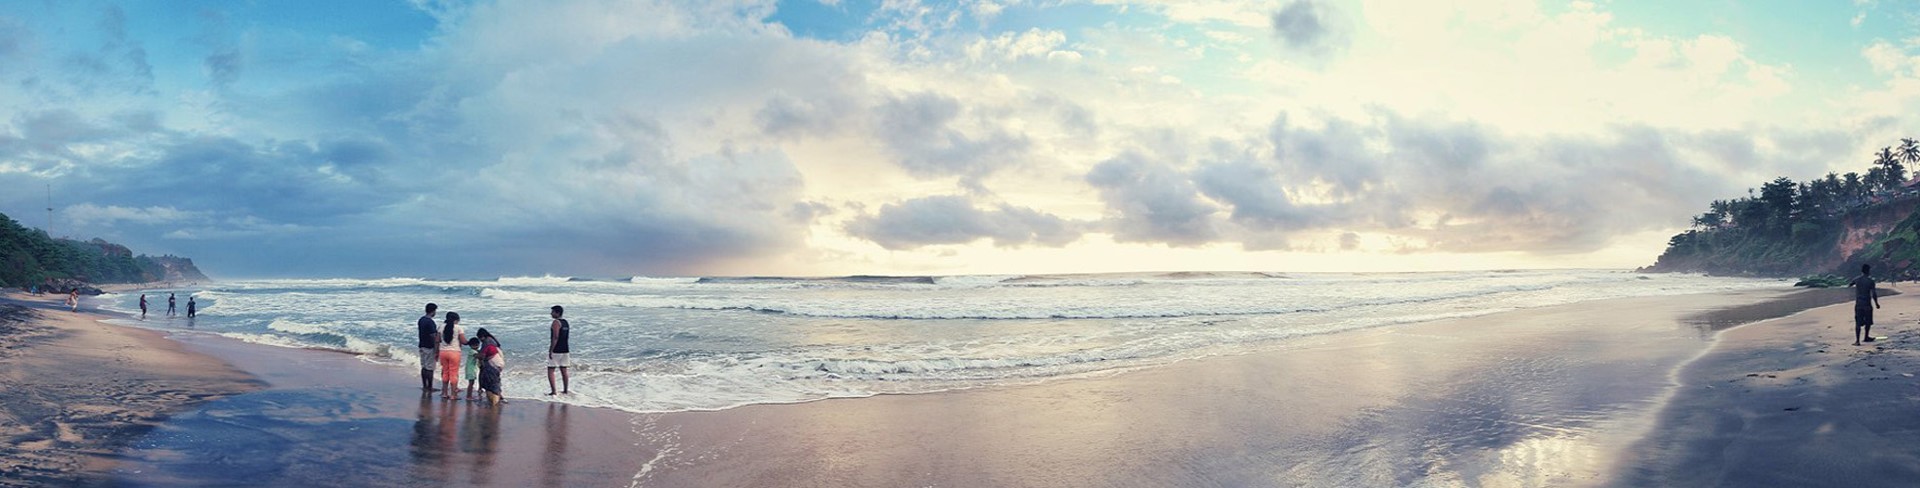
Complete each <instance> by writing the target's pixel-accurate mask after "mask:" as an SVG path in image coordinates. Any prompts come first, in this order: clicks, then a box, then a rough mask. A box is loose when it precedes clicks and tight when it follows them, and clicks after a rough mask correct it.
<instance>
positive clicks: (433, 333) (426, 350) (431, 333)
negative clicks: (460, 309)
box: [419, 303, 440, 391]
mask: <svg viewBox="0 0 1920 488" xmlns="http://www.w3.org/2000/svg"><path fill="white" fill-rule="evenodd" d="M438 310H440V306H439V305H435V304H432V303H429V304H427V314H426V315H422V316H420V322H419V326H420V343H419V346H420V389H421V390H422V391H433V366H434V365H436V364H440V324H435V323H433V314H434V312H436V311H438Z"/></svg>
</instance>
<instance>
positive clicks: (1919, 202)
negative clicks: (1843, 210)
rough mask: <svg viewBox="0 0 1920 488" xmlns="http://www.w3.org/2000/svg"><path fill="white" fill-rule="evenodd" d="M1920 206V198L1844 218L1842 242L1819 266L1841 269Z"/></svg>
mask: <svg viewBox="0 0 1920 488" xmlns="http://www.w3.org/2000/svg"><path fill="white" fill-rule="evenodd" d="M1916 207H1920V198H1908V199H1903V200H1898V201H1894V202H1889V203H1887V204H1885V205H1881V206H1877V207H1873V208H1870V209H1864V210H1862V211H1861V212H1859V213H1856V214H1853V215H1849V216H1846V217H1843V218H1841V219H1840V226H1841V232H1840V241H1839V242H1838V243H1836V244H1835V245H1834V253H1833V255H1832V256H1827V257H1825V259H1823V260H1822V262H1821V263H1820V266H1819V267H1820V268H1823V269H1839V268H1840V266H1841V265H1842V264H1845V263H1846V261H1847V259H1848V258H1851V257H1853V256H1854V255H1855V254H1859V253H1860V250H1862V249H1866V248H1867V246H1868V245H1871V244H1873V243H1874V242H1877V241H1879V240H1880V239H1881V238H1882V237H1886V235H1887V232H1888V231H1891V230H1893V227H1894V226H1895V225H1898V224H1899V223H1900V221H1901V220H1904V219H1906V218H1907V216H1908V215H1912V214H1913V212H1914V210H1915V208H1916Z"/></svg>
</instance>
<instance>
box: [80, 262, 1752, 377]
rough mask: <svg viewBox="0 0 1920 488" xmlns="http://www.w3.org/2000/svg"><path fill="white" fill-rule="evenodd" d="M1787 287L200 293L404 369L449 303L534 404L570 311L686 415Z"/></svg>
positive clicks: (1185, 279)
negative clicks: (1581, 305)
mask: <svg viewBox="0 0 1920 488" xmlns="http://www.w3.org/2000/svg"><path fill="white" fill-rule="evenodd" d="M1785 286H1786V285H1785V284H1783V283H1780V282H1775V281H1764V280H1743V279H1729V278H1709V277H1701V276H1683V275H1652V276H1645V275H1636V274H1629V273H1621V272H1613V271H1519V272H1467V273H1399V274H1290V275H1286V276H1280V275H1274V274H1263V273H1162V274H1146V273H1137V274H1126V275H1071V276H1021V275H981V276H951V277H846V278H806V279H795V278H720V279H700V278H671V277H644V276H641V277H632V278H629V279H627V280H620V281H575V280H572V279H570V278H566V277H555V276H541V277H524V278H513V277H507V278H501V279H497V280H490V281H447V280H422V279H416V278H393V279H383V280H275V281H267V282H241V283H222V284H217V285H214V286H213V288H212V289H210V290H207V291H203V292H201V293H200V296H201V297H202V301H203V302H205V303H202V305H203V307H210V306H211V305H213V304H215V303H217V304H218V307H219V313H218V314H216V315H215V316H207V317H202V319H201V320H200V321H199V324H198V326H197V327H198V328H199V329H201V330H207V331H212V332H219V333H222V334H226V335H229V336H233V337H236V338H240V339H242V340H248V341H252V342H259V343H264V344H272V345H279V346H287V347H319V348H327V349H337V350H345V351H355V352H362V353H367V354H372V355H378V356H380V357H391V356H392V354H393V351H394V350H396V349H394V348H399V349H398V350H407V349H409V348H411V347H413V343H414V341H415V340H416V339H415V336H414V334H415V327H414V320H415V319H417V318H418V316H419V313H420V312H419V307H420V306H421V305H422V304H424V303H427V302H434V303H438V304H439V305H440V310H441V311H442V312H443V313H444V312H446V311H457V312H459V313H460V314H461V315H462V317H463V319H464V321H465V323H466V324H465V325H466V328H467V329H468V330H469V331H477V330H478V329H479V328H488V329H490V330H491V331H492V332H493V333H494V334H495V335H498V336H500V337H501V339H502V342H503V344H504V346H505V349H506V351H507V354H508V358H509V359H508V361H509V370H508V373H507V375H506V382H507V388H508V393H509V394H510V395H532V394H535V393H537V392H544V391H545V388H546V381H545V371H544V369H543V368H541V367H539V365H540V363H541V362H542V361H543V360H544V357H543V356H542V355H541V354H540V351H541V350H542V348H543V347H542V346H544V344H545V342H546V340H547V339H546V333H547V324H548V323H549V319H548V318H547V313H548V312H547V307H548V306H550V305H554V304H561V305H565V306H567V308H568V318H569V319H571V320H572V321H573V324H574V336H573V344H574V347H575V353H574V358H575V363H576V368H575V371H574V377H575V379H576V380H577V381H579V382H580V383H581V384H591V385H594V387H593V388H591V389H589V390H588V391H591V392H593V394H592V395H576V396H575V397H574V398H569V399H565V401H570V402H575V403H582V404H591V405H601V406H610V407H616V408H622V409H627V410H633V411H674V410H708V409H718V408H728V407H732V406H737V405H745V404H753V403H786V402H804V401H813V400H820V399H825V398H839V397H858V396H869V395H876V394H887V393H920V392H929V391H941V390H948V389H955V388H970V387H975V386H983V385H997V384H1006V383H1017V382H1032V381H1045V380H1050V379H1054V378H1062V377H1071V376H1076V375H1086V374H1105V373H1108V372H1112V371H1119V370H1125V369H1129V368H1138V367H1147V366H1152V365H1156V364H1162V363H1165V362H1168V361H1178V360H1183V359H1190V358H1195V357H1203V356H1209V355H1219V354H1239V353H1244V352H1247V351H1251V350H1257V349H1259V348H1263V347H1272V346H1273V345H1276V344H1284V343H1285V342H1286V341H1288V340H1291V339H1290V338H1295V337H1301V336H1308V335H1314V334H1325V333H1333V332H1339V331H1344V330H1353V329H1357V328H1366V327H1383V326H1392V325H1395V324H1402V323H1409V322H1419V321H1427V320H1436V319H1442V318H1450V317H1468V316H1475V315H1484V314H1489V313H1496V312H1500V311H1506V310H1514V309H1519V308H1528V307H1539V306H1547V305H1555V304H1562V303H1572V302H1578V301H1585V300H1596V299H1604V298H1614V297H1626V296H1642V295H1667V294H1675V293H1694V292H1710V291H1717V290H1737V289H1753V288H1766V287H1779V288H1784V287H1785ZM133 300H136V299H134V298H130V297H125V296H122V297H113V298H112V299H110V300H106V302H107V303H108V305H110V306H119V305H120V303H119V302H129V303H130V302H131V301H133ZM442 317H444V316H442Z"/></svg>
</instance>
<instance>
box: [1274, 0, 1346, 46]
mask: <svg viewBox="0 0 1920 488" xmlns="http://www.w3.org/2000/svg"><path fill="white" fill-rule="evenodd" d="M1271 20H1272V24H1273V32H1274V35H1276V36H1279V38H1280V40H1281V42H1284V43H1285V44H1286V45H1287V47H1288V48H1291V49H1294V50H1297V51H1302V52H1307V53H1312V54H1326V53H1329V52H1332V51H1337V50H1340V49H1344V48H1345V47H1346V43H1347V33H1346V28H1347V27H1346V25H1345V24H1344V21H1343V20H1341V18H1340V17H1339V12H1338V11H1337V10H1335V9H1334V7H1333V6H1332V5H1328V4H1326V3H1323V2H1321V1H1319V0H1295V1H1294V2H1293V3H1289V4H1287V6H1285V7H1282V8H1281V9H1280V11H1278V12H1274V13H1273V17H1272V19H1271Z"/></svg>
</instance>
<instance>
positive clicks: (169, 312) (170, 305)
mask: <svg viewBox="0 0 1920 488" xmlns="http://www.w3.org/2000/svg"><path fill="white" fill-rule="evenodd" d="M175 310H178V309H176V308H173V294H172V293H168V294H167V316H168V317H172V316H175V315H180V313H179V312H175Z"/></svg>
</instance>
